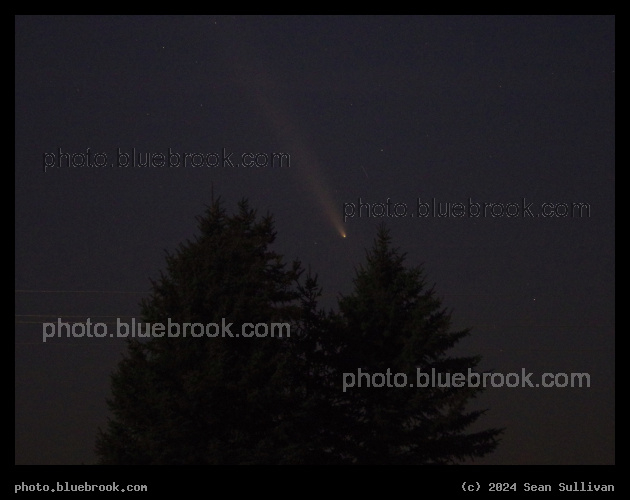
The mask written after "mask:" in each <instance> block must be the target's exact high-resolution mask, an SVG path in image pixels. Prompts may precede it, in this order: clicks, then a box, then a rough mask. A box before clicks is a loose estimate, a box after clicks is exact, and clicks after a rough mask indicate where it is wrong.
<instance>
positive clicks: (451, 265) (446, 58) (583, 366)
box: [15, 16, 615, 464]
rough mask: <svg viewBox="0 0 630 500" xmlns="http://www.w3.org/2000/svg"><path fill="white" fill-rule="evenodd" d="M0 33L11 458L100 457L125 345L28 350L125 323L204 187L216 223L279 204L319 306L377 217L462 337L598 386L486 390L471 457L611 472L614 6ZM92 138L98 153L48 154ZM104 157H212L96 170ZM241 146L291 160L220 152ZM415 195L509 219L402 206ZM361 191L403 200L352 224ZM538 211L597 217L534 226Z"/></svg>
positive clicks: (46, 22)
mask: <svg viewBox="0 0 630 500" xmlns="http://www.w3.org/2000/svg"><path fill="white" fill-rule="evenodd" d="M15 23H16V31H15V41H16V43H15V462H16V464H80V463H94V461H95V459H96V458H95V455H94V452H93V445H94V438H95V434H96V430H97V428H98V426H103V425H104V423H105V421H106V418H107V407H106V403H105V400H106V398H107V397H108V396H109V376H110V374H111V373H112V371H113V370H114V369H115V367H116V364H117V362H118V360H119V359H120V358H121V356H122V353H123V352H124V348H125V343H124V340H122V339H116V338H106V339H105V338H102V339H98V338H92V339H88V338H54V339H49V340H48V341H47V342H46V343H44V342H42V328H43V327H42V323H43V322H56V321H57V318H62V319H63V320H64V321H69V322H85V321H86V320H87V318H91V320H92V322H96V321H103V322H111V323H114V324H112V325H110V327H109V328H111V329H115V321H116V318H121V319H123V320H125V318H126V320H127V321H130V318H132V317H133V318H137V319H139V310H140V308H139V305H138V302H139V301H140V299H141V298H142V297H143V296H146V295H147V291H148V290H149V287H150V281H149V280H150V278H155V277H157V276H158V275H159V272H160V270H163V269H165V259H164V257H165V250H167V251H173V250H174V249H175V248H176V247H177V245H178V244H179V243H181V242H184V241H185V240H186V239H188V238H193V237H194V236H195V234H196V221H195V216H197V215H199V214H201V213H202V212H203V211H204V208H205V206H206V205H207V204H209V203H210V201H211V197H212V192H213V191H214V195H215V197H216V196H221V198H222V199H223V200H224V201H225V207H226V208H227V209H228V212H230V213H233V212H234V211H235V209H236V203H237V202H238V201H239V200H240V199H241V198H243V197H244V198H248V199H249V201H250V202H251V204H252V205H253V206H254V207H255V208H257V209H259V210H260V212H261V213H262V214H264V213H266V212H270V213H272V214H273V215H274V217H275V221H276V230H277V232H278V237H277V240H276V242H275V243H274V245H273V249H274V250H276V251H278V252H280V253H282V254H283V255H284V256H285V258H286V260H287V261H291V260H293V259H296V258H297V259H300V260H301V261H302V262H303V264H304V265H305V266H309V265H310V266H311V268H312V270H313V271H315V272H317V273H318V274H319V279H320V284H321V285H322V287H323V291H324V298H323V300H322V304H323V305H324V306H325V307H327V308H328V307H332V308H334V307H335V306H336V297H337V295H338V294H339V293H342V294H347V293H350V291H351V290H352V286H353V284H352V279H353V277H354V268H355V266H357V265H359V264H360V263H362V262H364V258H365V249H366V248H368V247H370V246H371V244H372V240H373V238H374V236H375V233H376V227H377V225H378V224H379V223H380V222H385V223H386V224H387V226H388V227H389V228H390V229H391V235H392V237H393V243H394V245H395V246H398V247H400V248H401V250H402V251H404V252H407V264H408V265H410V266H412V265H418V264H424V266H425V270H426V273H427V276H428V278H429V281H430V282H431V283H435V285H436V290H437V292H438V294H439V295H440V296H441V297H442V298H443V305H444V306H445V307H447V308H448V309H450V310H452V312H453V328H454V329H455V328H463V327H472V334H471V335H470V336H469V337H468V338H467V339H466V340H464V341H463V342H461V343H460V344H459V345H458V346H457V347H456V349H454V351H453V353H467V354H480V355H482V356H483V361H482V363H481V365H480V367H481V368H482V369H494V370H495V371H497V372H501V373H505V374H507V373H509V372H518V373H521V369H523V368H524V369H525V370H526V371H527V372H532V373H533V374H534V375H533V376H532V381H534V382H536V381H538V380H539V379H540V377H541V376H542V374H543V373H545V372H552V373H571V372H580V373H582V372H587V373H589V374H590V378H591V387H590V388H570V387H566V388H542V387H540V388H489V389H487V390H486V391H485V393H484V394H483V395H482V397H481V398H480V399H479V400H477V401H475V402H473V406H472V407H481V408H489V412H488V413H487V414H486V415H485V416H484V417H482V418H481V419H480V420H479V423H478V425H476V427H475V428H478V429H482V428H487V427H490V426H496V427H506V429H507V430H506V432H505V434H504V438H503V441H502V443H501V444H500V445H499V447H498V448H497V451H496V452H495V453H493V454H491V455H488V456H486V457H485V458H483V459H482V460H480V461H479V462H477V463H482V464H612V463H614V461H615V456H614V452H615V446H614V441H615V418H614V409H615V399H614V395H615V377H614V374H615V363H614V353H615V342H614V329H615V327H614V312H615V309H614V299H615V293H614V282H615V278H614V271H615V252H614V230H615V215H614V203H615V201H614V200H615V197H614V184H615V178H614V175H615V172H614V152H615V127H614V118H615V117H614V105H615V40H614V37H615V18H614V17H612V16H608V17H597V16H595V17H593V16H575V17H574V16H567V17H529V16H524V17H501V16H497V17H485V16H482V17H431V16H428V17H424V16H422V17H415V16H395V17H381V16H371V17H362V16H359V17H241V16H236V17H221V16H218V17H217V16H185V17H149V16H147V17H145V16H141V17H131V16H130V17H102V16H94V17H80V16H68V17H65V16H55V17H49V16H43V17H39V16H34V17H23V16H19V17H17V18H16V21H15ZM88 148H89V149H90V152H91V154H92V155H95V154H96V153H99V154H100V156H99V157H98V158H96V159H97V160H98V159H99V158H101V159H102V158H103V154H105V155H107V166H105V167H73V166H70V167H68V166H66V165H65V164H64V163H63V161H62V164H61V167H59V166H53V167H50V168H46V169H45V168H44V160H45V159H48V160H50V162H49V164H53V163H54V162H53V161H52V160H51V158H53V157H54V156H53V155H58V153H59V149H61V152H62V153H69V154H71V155H72V154H74V153H84V154H85V153H86V152H87V149H88ZM119 148H120V151H121V152H123V153H131V152H132V151H133V149H132V148H135V150H136V155H137V154H138V153H140V159H141V160H142V161H144V158H145V156H146V154H147V153H149V154H158V153H161V154H167V153H168V151H169V148H170V149H171V151H172V152H177V153H180V154H182V153H190V154H193V153H197V154H203V155H206V158H207V159H211V158H212V159H214V158H217V157H215V156H209V154H210V155H211V154H217V155H218V160H219V162H220V165H219V166H214V167H208V166H205V165H204V166H201V167H193V166H192V165H190V164H189V165H187V166H186V167H182V166H180V167H177V168H174V167H168V166H166V167H126V168H125V167H118V166H113V167H112V166H109V165H110V164H111V163H115V162H116V160H117V152H118V150H119ZM224 150H225V153H227V154H229V153H230V152H232V153H233V154H232V156H231V157H230V159H231V161H232V163H233V164H235V166H234V167H230V166H229V164H227V165H226V164H222V162H223V160H222V158H221V157H222V155H223V152H224ZM243 153H252V154H254V155H255V154H260V155H259V156H258V157H257V158H258V160H259V162H260V163H262V162H263V161H264V159H265V156H263V155H264V154H267V155H271V154H272V153H287V154H289V155H290V166H282V167H280V166H277V165H275V166H273V165H266V166H262V167H245V166H242V165H241V166H236V163H240V162H241V155H242V154H243ZM79 158H80V157H79V156H77V157H76V159H77V160H76V161H79ZM199 158H200V157H199V156H197V157H195V158H192V157H189V158H188V160H189V162H190V161H191V160H193V159H195V160H199ZM92 160H94V156H92ZM418 198H420V199H421V201H423V202H424V201H428V202H429V204H431V203H432V200H433V199H435V202H436V203H437V204H439V203H441V204H442V206H445V203H446V202H450V203H451V204H453V203H458V202H459V203H462V204H463V205H464V207H467V204H468V203H470V202H472V203H480V204H483V203H502V204H504V206H507V204H510V203H511V204H513V205H511V207H512V212H510V213H514V211H515V210H517V209H518V210H519V212H520V213H518V214H517V215H516V216H514V217H508V216H505V215H504V216H502V217H498V216H497V217H493V216H492V214H491V213H489V212H487V216H486V217H472V216H463V217H455V216H451V217H437V216H435V217H432V216H429V217H418V216H416V208H417V204H418ZM359 199H361V201H362V202H364V203H368V204H371V205H373V204H378V203H382V204H385V203H386V202H387V200H388V199H389V200H390V203H391V206H393V205H394V204H396V203H405V204H406V205H407V207H408V216H406V217H386V216H385V217H381V218H378V217H368V216H367V214H366V210H365V209H364V211H363V213H362V217H358V216H356V217H354V218H348V219H347V220H346V221H345V222H344V221H343V209H344V203H345V204H350V203H354V204H355V205H357V203H358V200H359ZM523 199H525V204H526V205H527V204H529V203H532V205H531V209H530V210H531V213H532V214H533V215H534V216H533V217H530V216H528V215H527V214H526V212H524V211H523ZM543 203H552V204H554V205H556V206H557V209H558V212H559V213H560V212H562V208H563V207H564V206H568V207H569V211H571V206H572V204H573V203H584V204H588V205H589V206H590V216H587V215H583V216H582V217H578V216H575V217H573V216H571V214H569V215H567V216H564V217H562V216H556V217H542V216H540V217H536V215H537V214H540V213H541V212H542V208H541V205H542V204H543ZM564 204H566V205H564ZM348 207H350V205H346V208H347V209H348V210H349V208H348ZM499 207H500V206H499ZM515 207H517V208H515ZM376 211H377V213H380V211H379V209H378V207H376ZM411 214H414V216H413V217H412V216H411ZM371 215H372V214H371ZM523 215H525V216H523ZM344 234H345V235H346V236H347V237H345V238H344V237H342V235H344ZM110 331H111V330H110ZM340 384H341V381H340Z"/></svg>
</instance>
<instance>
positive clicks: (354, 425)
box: [335, 226, 502, 464]
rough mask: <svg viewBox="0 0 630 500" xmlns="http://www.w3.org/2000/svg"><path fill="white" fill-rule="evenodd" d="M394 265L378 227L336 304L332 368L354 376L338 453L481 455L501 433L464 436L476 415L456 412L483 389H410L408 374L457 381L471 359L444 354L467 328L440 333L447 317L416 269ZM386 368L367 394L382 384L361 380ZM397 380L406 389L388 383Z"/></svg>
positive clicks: (413, 459)
mask: <svg viewBox="0 0 630 500" xmlns="http://www.w3.org/2000/svg"><path fill="white" fill-rule="evenodd" d="M404 261H405V254H404V253H400V252H399V251H398V250H397V249H394V248H392V246H391V238H390V236H389V232H388V231H387V230H386V229H385V228H384V227H383V226H381V227H380V228H379V230H378V233H377V236H376V239H375V241H374V245H373V247H372V248H371V250H370V251H368V252H367V262H366V264H365V266H360V267H359V269H358V270H357V274H356V278H355V280H354V284H355V287H354V291H353V293H352V294H350V295H349V296H347V297H342V298H341V299H340V301H339V309H340V314H341V317H342V319H343V333H342V334H341V336H340V339H342V348H341V350H340V351H339V354H338V356H336V357H335V362H336V365H335V369H336V371H337V372H341V373H353V374H354V375H355V386H354V387H348V388H346V391H345V393H344V395H345V396H346V398H345V401H344V404H345V407H346V408H347V412H346V413H345V418H346V419H348V420H349V421H350V422H351V425H350V426H348V429H349V432H348V434H347V435H346V436H344V437H345V442H346V443H347V446H346V448H345V450H346V454H347V455H348V456H349V457H351V460H352V462H353V463H357V464H452V463H457V462H460V461H463V460H465V459H474V458H476V457H481V456H484V455H486V454H488V453H490V452H492V451H493V450H494V449H495V448H496V446H497V444H498V438H499V436H500V434H501V432H502V430H500V429H487V430H483V431H479V432H471V433H467V432H466V430H467V428H468V427H469V426H471V425H472V424H473V423H475V421H476V420H477V419H478V418H479V417H480V416H481V415H482V414H483V413H484V411H468V412H467V411H466V406H467V403H468V402H469V401H470V400H471V399H472V398H474V397H475V396H476V395H477V394H478V393H479V392H480V391H481V390H483V389H482V388H481V387H479V388H475V387H467V386H464V387H431V386H429V387H417V381H418V379H417V373H418V372H417V370H418V369H419V370H420V371H421V372H423V373H429V374H430V373H431V370H432V369H435V372H436V373H443V374H445V373H451V374H454V373H463V374H467V373H468V369H470V370H472V371H473V372H474V371H476V367H477V365H478V364H479V362H480V360H481V358H480V357H479V356H471V357H455V356H448V354H447V351H448V350H449V349H451V348H452V347H453V346H454V345H455V344H456V343H457V342H459V341H460V340H461V339H462V338H464V337H466V336H467V335H469V333H470V330H469V329H466V330H463V331H458V332H451V331H450V325H451V315H450V313H449V312H448V311H447V310H446V309H444V308H443V307H442V305H441V300H440V299H439V298H438V297H437V296H436V292H435V290H434V287H428V286H427V283H426V279H425V276H424V271H423V269H422V267H414V268H407V267H405V265H404ZM359 369H361V371H362V372H364V373H367V374H368V376H370V380H368V378H367V377H362V380H361V387H359V374H358V371H359ZM388 369H389V371H390V378H389V379H388V380H386V381H385V386H383V387H374V385H372V382H373V381H375V382H376V383H377V384H378V385H380V384H381V383H383V378H382V377H380V376H378V377H375V378H372V377H371V376H372V375H373V374H376V373H379V374H384V375H385V374H386V373H387V370H388ZM398 373H404V374H405V375H406V380H407V382H409V383H412V384H414V387H404V388H403V387H396V386H394V381H395V379H394V378H393V376H394V375H395V374H398ZM403 380H404V379H403V377H398V382H399V383H402V382H403ZM442 380H445V379H444V378H443V379H442ZM348 381H349V382H350V381H351V380H350V379H348ZM422 382H424V380H422ZM387 385H391V386H394V387H391V388H390V387H387Z"/></svg>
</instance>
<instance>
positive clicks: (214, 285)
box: [96, 200, 301, 464]
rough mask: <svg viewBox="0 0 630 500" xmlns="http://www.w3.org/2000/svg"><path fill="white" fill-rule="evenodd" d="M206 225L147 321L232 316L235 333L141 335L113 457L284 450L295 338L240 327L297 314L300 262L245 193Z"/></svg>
mask: <svg viewBox="0 0 630 500" xmlns="http://www.w3.org/2000/svg"><path fill="white" fill-rule="evenodd" d="M198 223H199V224H198V226H199V231H200V235H199V236H197V237H196V239H195V240H194V241H192V242H191V241H188V242H186V244H183V245H180V247H179V248H178V249H177V251H176V252H175V253H174V254H168V255H167V257H166V264H167V267H166V272H165V273H163V274H162V275H161V277H160V279H159V280H157V281H155V282H153V283H152V285H153V290H152V293H151V296H150V297H149V298H148V299H146V300H143V301H142V304H141V309H142V321H144V322H147V323H151V324H153V323H162V324H165V325H166V324H167V323H168V321H169V320H170V321H171V323H178V324H180V325H182V324H183V323H201V324H203V325H206V324H209V323H216V324H218V325H220V326H221V325H222V324H224V323H225V324H228V323H232V324H233V326H232V327H231V328H230V330H231V333H232V335H234V337H229V336H227V334H226V336H225V337H224V336H223V333H221V334H219V335H218V336H217V337H207V336H205V335H204V336H202V337H199V338H194V337H190V336H187V337H186V338H183V337H182V336H181V335H180V336H179V337H168V335H164V336H163V337H160V338H155V337H152V338H151V339H149V340H146V341H139V340H131V341H130V342H129V348H128V353H127V355H126V357H125V358H124V359H123V360H122V362H121V363H120V365H119V367H118V370H117V371H116V372H115V373H114V375H113V377H112V398H111V399H110V400H109V407H110V410H111V412H112V414H113V418H111V419H110V421H109V422H108V425H107V428H106V430H105V431H100V432H99V435H98V438H97V444H96V450H97V454H98V456H99V457H100V460H101V462H102V463H116V464H221V463H224V464H246V463H278V462H280V461H282V460H283V459H284V449H283V448H284V443H283V441H285V440H286V437H285V436H284V435H283V420H284V419H285V417H286V415H285V412H287V411H290V410H292V407H293V405H292V404H290V403H291V398H292V397H293V396H292V394H291V388H290V385H289V384H288V381H289V380H288V379H289V377H290V373H289V365H290V363H288V362H287V360H288V356H289V352H290V349H291V345H290V344H289V342H290V341H291V340H292V338H291V337H288V338H287V337H286V336H285V338H278V337H274V338H271V337H270V336H267V337H260V338H259V337H253V338H243V337H236V334H237V333H239V332H240V331H241V325H242V324H243V323H252V324H257V323H265V324H270V323H271V322H288V321H292V322H295V321H296V320H297V318H298V317H299V315H300V313H301V308H300V303H299V293H298V291H297V289H296V287H295V283H296V280H297V279H298V277H299V274H300V272H301V271H300V269H299V263H297V262H296V263H293V266H292V267H291V268H290V269H286V265H285V264H284V263H283V262H282V258H281V256H280V255H278V254H277V253H275V252H271V251H269V249H268V246H269V245H270V244H271V243H272V242H273V241H274V239H275V232H274V230H273V221H272V218H271V217H269V216H267V217H263V218H262V219H258V218H257V215H256V212H255V211H254V210H252V209H251V208H250V207H249V206H248V204H247V202H246V201H242V202H241V203H240V204H239V211H238V213H237V214H236V215H234V216H231V217H230V216H227V215H226V212H225V210H224V209H223V208H222V206H221V203H220V201H219V200H217V201H216V202H214V203H213V204H212V205H211V206H210V207H209V208H208V209H207V211H206V214H205V216H204V217H199V218H198ZM213 333H214V331H213ZM292 336H293V335H292Z"/></svg>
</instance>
